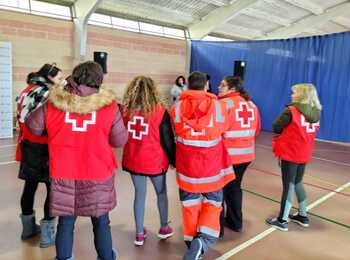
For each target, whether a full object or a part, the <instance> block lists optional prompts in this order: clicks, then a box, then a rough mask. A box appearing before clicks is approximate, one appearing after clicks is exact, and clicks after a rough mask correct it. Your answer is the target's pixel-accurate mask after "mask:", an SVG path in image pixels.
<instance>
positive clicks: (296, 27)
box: [258, 2, 350, 40]
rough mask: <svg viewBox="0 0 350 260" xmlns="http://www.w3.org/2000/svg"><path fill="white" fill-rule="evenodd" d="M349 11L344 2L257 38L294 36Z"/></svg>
mask: <svg viewBox="0 0 350 260" xmlns="http://www.w3.org/2000/svg"><path fill="white" fill-rule="evenodd" d="M349 12H350V3H349V2H347V3H344V4H341V5H337V6H336V7H332V8H329V9H327V10H326V11H325V12H324V13H322V14H320V15H311V16H308V17H306V18H303V19H301V20H299V21H296V22H295V23H293V24H292V25H290V26H288V27H283V28H279V29H277V30H274V31H272V32H270V33H267V34H266V35H265V36H263V37H259V38H258V39H264V40H265V39H284V38H290V37H294V36H296V35H298V34H300V33H301V32H305V31H308V30H310V29H311V28H315V27H321V26H322V25H324V24H326V23H328V22H329V21H331V20H332V19H334V18H335V17H338V16H342V15H345V14H348V13H349Z"/></svg>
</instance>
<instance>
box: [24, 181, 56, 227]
mask: <svg viewBox="0 0 350 260" xmlns="http://www.w3.org/2000/svg"><path fill="white" fill-rule="evenodd" d="M38 185H39V182H37V181H25V182H24V188H23V193H22V197H21V209H22V215H32V214H33V212H34V210H33V207H34V196H35V192H36V190H37V188H38ZM45 185H46V192H47V193H46V199H45V204H44V220H51V219H53V218H52V217H50V213H49V209H50V183H49V182H45Z"/></svg>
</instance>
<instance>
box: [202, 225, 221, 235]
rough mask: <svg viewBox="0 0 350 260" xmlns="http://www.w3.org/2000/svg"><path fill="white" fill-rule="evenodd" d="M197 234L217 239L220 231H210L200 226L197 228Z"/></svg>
mask: <svg viewBox="0 0 350 260" xmlns="http://www.w3.org/2000/svg"><path fill="white" fill-rule="evenodd" d="M198 232H201V233H204V234H207V235H209V236H212V237H219V234H220V231H217V230H214V229H211V228H209V227H206V226H200V227H199V228H198Z"/></svg>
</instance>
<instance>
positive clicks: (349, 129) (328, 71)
mask: <svg viewBox="0 0 350 260" xmlns="http://www.w3.org/2000/svg"><path fill="white" fill-rule="evenodd" d="M191 49H192V52H191V71H195V70H199V71H202V72H205V73H208V74H209V75H210V76H211V84H212V88H213V90H214V91H215V92H217V87H218V85H219V83H220V81H221V80H222V78H223V77H224V76H226V75H232V74H233V67H234V61H235V60H244V61H246V74H245V80H244V81H245V87H246V88H247V90H248V91H249V92H250V93H251V95H252V98H253V101H254V102H255V103H256V104H257V105H258V107H259V109H260V112H261V117H262V129H264V130H267V131H271V130H272V122H273V121H274V120H275V118H276V117H278V115H279V114H280V113H281V112H282V110H283V109H284V107H285V105H287V104H288V103H289V102H290V95H291V86H292V85H293V84H297V83H313V84H315V86H316V87H317V91H318V93H319V97H320V100H321V104H322V105H323V111H322V115H321V127H320V131H319V133H318V138H321V139H325V140H333V141H341V142H349V141H350V69H349V68H350V33H337V34H332V35H327V36H315V37H306V38H293V39H287V40H269V41H244V42H205V41H193V42H192V48H191Z"/></svg>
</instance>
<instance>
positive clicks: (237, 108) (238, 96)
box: [219, 76, 260, 236]
mask: <svg viewBox="0 0 350 260" xmlns="http://www.w3.org/2000/svg"><path fill="white" fill-rule="evenodd" d="M219 99H220V100H221V101H222V102H224V103H226V105H227V109H228V112H229V122H230V128H229V130H228V131H227V132H226V133H225V139H224V142H225V145H226V148H227V149H228V153H229V155H230V156H231V160H232V163H233V169H234V172H235V174H236V179H235V180H233V181H231V182H230V183H228V184H227V185H226V186H225V188H224V200H225V203H226V214H225V213H224V211H223V212H222V218H221V226H222V228H221V233H222V236H223V230H224V229H223V226H224V225H225V226H227V227H228V228H230V229H231V230H233V231H236V232H240V231H241V230H242V189H241V183H242V179H243V175H244V173H245V171H246V169H247V168H248V166H249V164H250V163H251V162H252V161H253V160H254V159H255V138H256V136H257V135H258V134H259V132H260V114H259V110H258V108H257V106H256V105H255V104H254V103H253V102H252V101H251V100H250V96H249V93H248V92H247V91H246V90H245V89H244V87H243V82H242V80H241V79H240V78H239V77H233V76H227V77H225V78H224V79H223V80H222V81H221V83H220V86H219Z"/></svg>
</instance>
